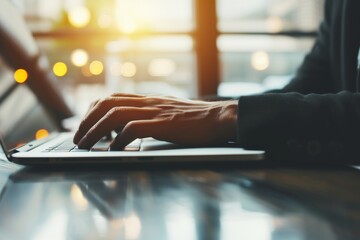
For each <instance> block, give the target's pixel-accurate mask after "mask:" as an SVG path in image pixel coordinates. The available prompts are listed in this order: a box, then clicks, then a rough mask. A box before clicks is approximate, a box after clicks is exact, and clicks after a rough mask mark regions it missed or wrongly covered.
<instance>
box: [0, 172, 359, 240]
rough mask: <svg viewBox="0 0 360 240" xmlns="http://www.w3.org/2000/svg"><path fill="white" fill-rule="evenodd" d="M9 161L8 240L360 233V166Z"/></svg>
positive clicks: (3, 223)
mask: <svg viewBox="0 0 360 240" xmlns="http://www.w3.org/2000/svg"><path fill="white" fill-rule="evenodd" d="M14 170H16V168H13V169H6V168H4V167H2V168H1V170H0V173H1V176H0V177H1V179H2V180H3V183H4V187H3V189H2V192H1V199H0V216H1V218H0V239H19V240H26V239H36V240H38V239H39V240H41V239H154V240H162V239H170V240H171V239H175V240H177V239H179V240H180V239H181V240H191V239H194V240H195V239H206V240H211V239H224V240H227V239H249V240H257V239H259V240H266V239H277V240H292V239H295V240H300V239H316V240H321V239H325V240H332V239H339V240H348V239H360V170H355V169H352V168H347V167H336V168H328V169H324V168H316V169H312V168H295V167H292V168H291V167H264V168H261V167H251V168H250V167H248V168H246V167H239V168H237V169H236V168H232V169H217V170H214V169H207V170H206V169H198V170H189V169H188V170H179V169H161V170H154V169H152V170H146V171H145V170H144V169H142V170H141V169H140V170H122V171H120V170H114V168H113V169H112V170H110V169H109V170H99V171H96V170H94V169H93V170H89V171H84V170H83V171H78V170H73V171H52V172H48V171H43V172H38V171H32V170H25V171H24V170H21V171H20V172H17V173H12V172H14Z"/></svg>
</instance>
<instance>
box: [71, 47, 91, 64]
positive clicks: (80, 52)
mask: <svg viewBox="0 0 360 240" xmlns="http://www.w3.org/2000/svg"><path fill="white" fill-rule="evenodd" d="M88 60H89V54H88V53H87V52H86V51H85V50H84V49H75V50H74V51H73V52H72V53H71V62H72V63H73V64H74V65H75V66H77V67H82V66H85V64H86V63H87V62H88Z"/></svg>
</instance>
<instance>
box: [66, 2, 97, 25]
mask: <svg viewBox="0 0 360 240" xmlns="http://www.w3.org/2000/svg"><path fill="white" fill-rule="evenodd" d="M68 19H69V22H70V24H71V25H72V26H74V27H76V28H82V27H85V26H86V25H88V24H89V23H90V20H91V14H90V11H89V9H88V8H86V7H84V6H77V7H74V8H72V9H70V11H69V12H68Z"/></svg>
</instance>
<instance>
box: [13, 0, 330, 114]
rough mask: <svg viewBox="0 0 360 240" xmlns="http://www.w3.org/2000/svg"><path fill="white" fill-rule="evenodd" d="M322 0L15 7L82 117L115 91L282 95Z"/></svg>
mask: <svg viewBox="0 0 360 240" xmlns="http://www.w3.org/2000/svg"><path fill="white" fill-rule="evenodd" d="M323 2H324V0H252V1H246V0H102V1H97V0H51V1H48V0H13V3H14V4H15V5H16V6H18V7H19V8H20V9H21V10H22V11H23V13H24V15H25V17H26V21H27V23H28V25H29V27H30V29H31V30H32V32H33V35H34V36H35V38H36V40H37V42H38V44H39V46H40V48H41V51H42V52H43V53H44V54H45V55H46V56H47V58H48V59H49V64H50V67H51V70H52V71H53V74H54V75H56V76H57V79H58V82H59V85H60V86H61V88H62V89H63V92H64V94H65V95H66V97H67V100H68V102H69V103H70V104H71V105H72V108H73V110H74V111H75V112H76V113H79V114H83V112H84V111H86V109H87V105H88V104H89V102H91V101H92V100H94V99H97V98H99V97H102V96H105V95H107V94H109V93H112V92H131V93H145V94H161V95H172V96H177V97H191V98H197V97H203V96H208V95H215V94H218V95H221V96H230V97H232V96H239V95H244V94H251V93H256V92H261V91H264V90H267V89H270V88H280V87H282V86H283V85H284V84H286V83H287V82H288V81H289V79H290V78H291V76H292V75H293V74H294V73H295V72H296V69H297V67H298V66H299V64H300V63H301V61H302V59H303V57H304V55H305V54H306V53H307V52H308V51H309V49H310V48H311V46H312V44H313V42H314V39H315V37H316V31H317V28H318V26H319V23H320V21H321V19H322V17H323V15H322V8H323Z"/></svg>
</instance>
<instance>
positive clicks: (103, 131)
mask: <svg viewBox="0 0 360 240" xmlns="http://www.w3.org/2000/svg"><path fill="white" fill-rule="evenodd" d="M157 112H158V109H156V108H135V107H115V108H112V109H111V110H110V111H109V112H108V113H107V114H105V115H104V116H103V117H102V118H101V119H100V120H99V121H98V122H97V123H96V124H95V125H93V126H92V127H91V128H90V129H89V130H88V131H87V132H86V133H85V134H84V136H83V137H82V138H81V140H80V141H79V142H78V146H79V148H87V149H88V148H91V147H92V146H93V145H94V144H95V143H97V142H98V141H99V140H100V139H101V138H102V137H103V136H105V135H107V134H108V133H109V132H111V131H112V130H115V129H117V128H121V127H122V126H125V125H127V124H128V123H129V122H132V121H136V120H139V119H151V118H153V117H154V116H155V115H156V114H157Z"/></svg>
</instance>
